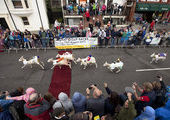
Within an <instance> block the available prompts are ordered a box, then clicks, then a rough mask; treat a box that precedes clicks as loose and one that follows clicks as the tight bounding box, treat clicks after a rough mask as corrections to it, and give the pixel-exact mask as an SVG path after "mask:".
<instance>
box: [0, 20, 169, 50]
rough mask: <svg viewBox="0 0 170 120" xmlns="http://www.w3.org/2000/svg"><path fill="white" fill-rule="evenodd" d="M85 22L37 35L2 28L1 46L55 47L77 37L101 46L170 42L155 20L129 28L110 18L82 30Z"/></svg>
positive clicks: (163, 43)
mask: <svg viewBox="0 0 170 120" xmlns="http://www.w3.org/2000/svg"><path fill="white" fill-rule="evenodd" d="M82 26H83V25H82V22H80V24H79V27H69V26H66V25H65V26H64V25H62V24H61V25H60V26H57V27H54V29H52V30H46V31H45V30H43V29H41V30H40V31H39V32H38V34H35V33H31V32H30V31H28V30H25V31H24V32H21V31H20V30H17V31H10V30H9V29H6V30H3V29H2V28H0V49H11V48H19V49H23V48H25V49H31V48H47V47H54V46H55V44H54V43H55V40H60V39H62V38H74V37H96V38H98V46H105V47H108V46H109V47H110V46H111V47H114V46H118V45H123V46H129V45H133V46H135V45H170V31H166V30H156V29H155V21H154V20H153V22H152V23H150V24H149V23H147V22H145V23H143V24H142V25H140V27H136V25H133V24H130V25H129V26H127V27H121V28H117V27H116V25H113V24H112V23H111V22H110V21H109V22H108V24H107V26H106V27H101V22H100V21H99V20H97V21H96V23H95V24H94V25H93V24H91V23H89V28H87V29H83V27H82Z"/></svg>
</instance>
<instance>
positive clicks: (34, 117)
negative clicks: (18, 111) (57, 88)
mask: <svg viewBox="0 0 170 120" xmlns="http://www.w3.org/2000/svg"><path fill="white" fill-rule="evenodd" d="M24 112H25V115H26V116H27V117H29V118H30V119H31V120H50V114H49V112H50V104H49V103H48V102H47V101H46V100H44V99H43V98H42V97H41V96H40V95H39V94H38V93H32V94H31V95H30V96H29V99H28V102H27V103H26V104H25V105H24Z"/></svg>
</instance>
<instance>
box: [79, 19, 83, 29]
mask: <svg viewBox="0 0 170 120" xmlns="http://www.w3.org/2000/svg"><path fill="white" fill-rule="evenodd" d="M79 29H80V30H83V22H82V21H80V24H79Z"/></svg>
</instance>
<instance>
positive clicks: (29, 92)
mask: <svg viewBox="0 0 170 120" xmlns="http://www.w3.org/2000/svg"><path fill="white" fill-rule="evenodd" d="M33 93H36V90H35V89H34V88H32V87H30V88H27V89H26V94H24V95H21V96H17V97H6V99H8V100H24V101H25V102H26V103H27V102H28V99H29V97H30V95H31V94H33Z"/></svg>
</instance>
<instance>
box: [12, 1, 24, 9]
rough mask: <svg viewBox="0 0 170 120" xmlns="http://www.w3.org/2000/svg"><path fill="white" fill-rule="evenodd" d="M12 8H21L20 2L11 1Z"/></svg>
mask: <svg viewBox="0 0 170 120" xmlns="http://www.w3.org/2000/svg"><path fill="white" fill-rule="evenodd" d="M12 3H13V5H14V8H23V6H22V3H21V0H12Z"/></svg>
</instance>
